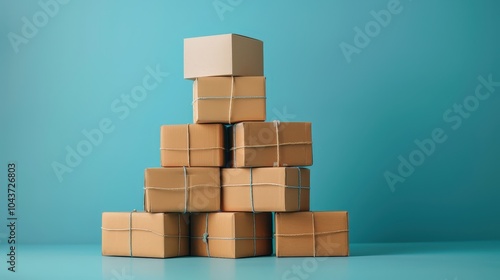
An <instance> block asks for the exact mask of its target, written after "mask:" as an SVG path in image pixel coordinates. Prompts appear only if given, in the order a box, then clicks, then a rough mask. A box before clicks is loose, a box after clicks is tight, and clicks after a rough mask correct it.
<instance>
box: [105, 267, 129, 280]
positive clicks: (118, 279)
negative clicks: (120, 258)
mask: <svg viewBox="0 0 500 280" xmlns="http://www.w3.org/2000/svg"><path fill="white" fill-rule="evenodd" d="M111 274H112V275H113V277H112V278H110V279H109V280H134V279H135V276H133V275H131V274H130V268H129V269H126V268H125V267H122V271H121V272H118V271H116V269H113V270H112V271H111Z"/></svg>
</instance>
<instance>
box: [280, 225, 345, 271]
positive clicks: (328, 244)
mask: <svg viewBox="0 0 500 280" xmlns="http://www.w3.org/2000/svg"><path fill="white" fill-rule="evenodd" d="M332 238H333V237H332V236H331V235H330V236H328V237H327V240H326V241H325V240H324V239H319V240H318V244H319V248H318V249H319V250H318V251H326V252H327V253H328V254H329V255H333V254H334V253H335V250H336V249H338V248H339V247H340V244H338V243H337V242H334V241H333V240H332ZM327 259H329V258H328V257H309V258H305V259H304V260H303V261H302V263H301V264H300V265H292V267H291V268H290V269H288V270H287V271H285V272H283V274H282V275H281V280H303V279H309V278H310V277H311V275H312V274H313V273H315V272H316V271H317V270H318V267H319V265H320V263H322V262H324V261H326V260H327Z"/></svg>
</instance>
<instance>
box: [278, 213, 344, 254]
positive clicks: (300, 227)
mask: <svg viewBox="0 0 500 280" xmlns="http://www.w3.org/2000/svg"><path fill="white" fill-rule="evenodd" d="M274 218H275V221H274V222H275V227H276V230H275V232H276V234H275V236H276V256H277V257H331V256H348V255H349V226H348V218H347V212H345V211H340V212H295V213H276V214H275V217H274Z"/></svg>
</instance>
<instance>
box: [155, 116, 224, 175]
mask: <svg viewBox="0 0 500 280" xmlns="http://www.w3.org/2000/svg"><path fill="white" fill-rule="evenodd" d="M160 158H161V166H164V167H173V166H197V167H211V166H223V165H224V132H223V127H222V125H221V124H186V125H163V126H161V132H160Z"/></svg>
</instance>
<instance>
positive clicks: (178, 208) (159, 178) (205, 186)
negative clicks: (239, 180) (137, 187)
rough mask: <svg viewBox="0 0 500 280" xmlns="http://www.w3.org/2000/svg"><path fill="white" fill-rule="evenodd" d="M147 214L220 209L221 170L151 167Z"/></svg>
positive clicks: (146, 183)
mask: <svg viewBox="0 0 500 280" xmlns="http://www.w3.org/2000/svg"><path fill="white" fill-rule="evenodd" d="M144 210H145V211H147V212H214V211H219V210H220V169H219V168H213V167H165V168H148V169H146V170H145V172H144Z"/></svg>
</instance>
